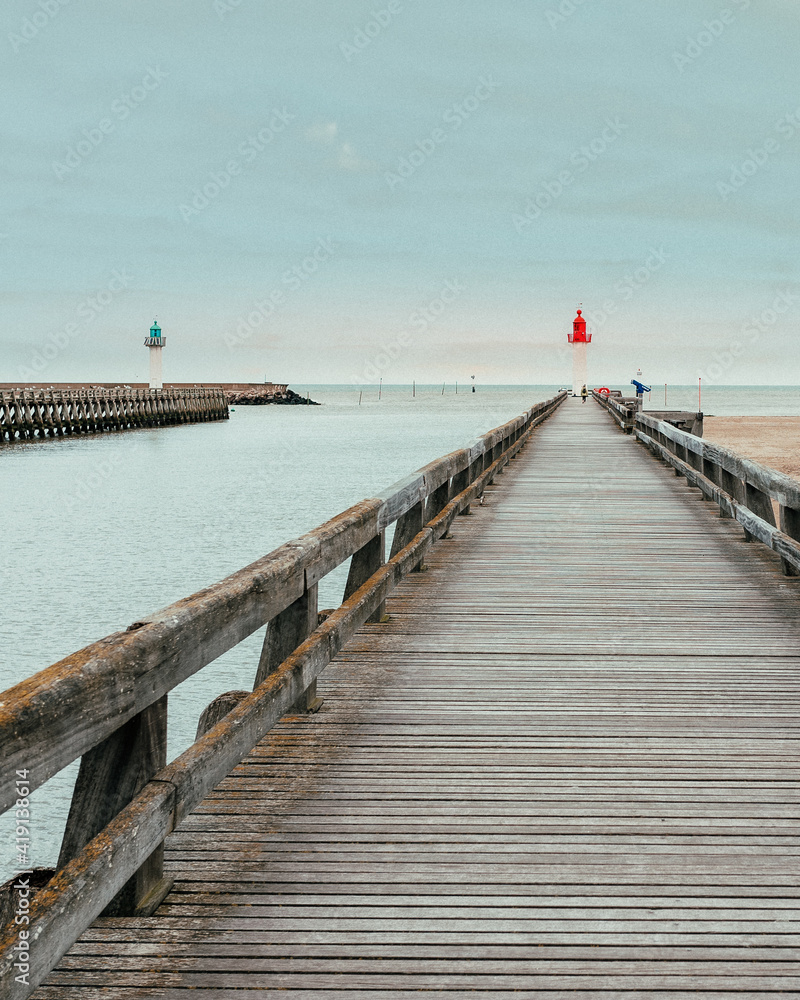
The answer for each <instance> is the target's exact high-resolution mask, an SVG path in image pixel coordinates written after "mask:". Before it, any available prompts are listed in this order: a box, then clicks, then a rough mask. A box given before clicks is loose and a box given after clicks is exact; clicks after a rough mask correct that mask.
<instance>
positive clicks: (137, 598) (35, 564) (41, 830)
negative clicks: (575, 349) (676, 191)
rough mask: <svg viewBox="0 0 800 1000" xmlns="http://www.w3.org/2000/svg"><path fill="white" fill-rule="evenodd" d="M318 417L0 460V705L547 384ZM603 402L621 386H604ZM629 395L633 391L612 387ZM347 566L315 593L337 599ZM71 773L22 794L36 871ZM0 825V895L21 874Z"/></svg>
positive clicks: (185, 698)
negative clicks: (0, 519)
mask: <svg viewBox="0 0 800 1000" xmlns="http://www.w3.org/2000/svg"><path fill="white" fill-rule="evenodd" d="M292 388H293V389H294V390H295V391H296V392H299V393H301V394H302V395H303V396H308V397H309V398H310V399H312V400H315V401H316V402H318V403H320V404H321V405H319V406H237V407H235V408H234V409H233V412H232V413H231V418H230V420H227V421H220V422H214V423H203V424H190V425H187V426H178V427H165V428H156V429H143V430H136V431H125V432H121V433H108V434H103V435H88V436H86V437H76V438H67V439H55V440H43V441H27V442H18V443H15V444H8V445H0V502H1V503H2V507H0V509H2V510H3V511H4V512H5V517H4V523H5V527H4V529H3V532H2V537H1V538H0V581H2V593H3V614H2V617H1V618H0V690H5V689H6V688H8V687H10V686H12V685H13V684H16V683H18V682H19V681H21V680H24V679H25V678H27V677H29V676H31V675H32V674H34V673H36V672H37V671H39V670H42V669H43V668H45V667H47V666H49V665H50V664H51V663H54V662H56V661H58V660H60V659H61V658H63V657H64V656H67V655H68V654H70V653H72V652H74V651H76V650H78V649H80V648H82V647H83V646H85V645H87V644H88V643H90V642H93V641H95V640H96V639H99V638H102V637H103V636H105V635H108V634H109V633H111V632H116V631H119V630H122V629H125V628H126V627H127V626H128V625H129V624H130V623H131V622H134V621H136V620H137V619H139V618H141V617H142V616H145V615H147V614H148V613H151V612H153V611H156V610H158V609H160V608H163V607H165V606H166V605H168V604H171V603H172V602H174V601H176V600H178V599H179V598H182V597H185V596H187V595H189V594H191V593H193V592H194V591H196V590H199V589H200V588H202V587H205V586H207V585H209V584H211V583H214V582H216V581H218V580H220V579H222V578H223V577H225V576H226V575H228V574H229V573H232V572H234V571H236V570H238V569H241V568H242V567H243V566H246V565H247V564H249V563H251V562H253V561H254V560H255V559H258V558H260V557H261V556H263V555H265V554H266V553H268V552H270V551H271V550H272V549H274V548H275V547H277V546H278V545H280V544H281V543H283V542H285V541H287V540H289V539H292V538H295V537H297V536H298V535H301V534H303V533H304V532H306V531H308V530H310V529H311V528H313V527H315V526H317V525H318V524H321V523H322V522H323V521H326V520H327V519H328V518H330V517H333V516H334V515H336V514H338V513H340V512H341V511H343V510H345V509H346V508H348V507H349V506H351V505H352V504H354V503H356V502H358V501H359V500H362V499H363V498H365V497H369V496H374V495H375V494H376V493H377V492H379V491H382V490H383V489H384V488H386V487H388V486H390V485H391V484H392V483H393V482H395V481H397V480H399V479H401V478H403V477H404V476H405V475H407V474H408V473H410V472H412V471H413V470H415V469H417V468H419V467H420V466H422V465H425V464H426V463H428V462H430V461H432V460H433V459H435V458H438V457H439V456H440V455H443V454H446V453H447V452H449V451H452V450H454V449H456V448H460V447H463V446H464V445H466V444H467V443H468V442H469V441H471V440H472V439H474V438H475V437H478V436H479V435H480V434H483V433H484V432H486V431H488V430H490V429H491V428H493V427H496V426H498V425H499V424H501V423H504V422H505V421H506V420H509V419H511V418H512V417H514V416H517V415H518V414H519V413H522V412H523V411H524V410H526V409H527V408H529V407H530V406H531V405H533V403H535V402H539V401H541V400H543V399H547V398H549V397H551V396H553V395H554V394H555V393H556V392H557V391H558V389H559V386H556V385H552V386H544V385H542V386H518V385H515V386H482V385H477V386H476V387H475V391H474V392H473V391H471V389H472V387H471V386H470V385H469V384H468V385H466V386H455V385H444V386H443V385H441V384H440V385H436V386H432V385H417V386H414V387H412V386H406V385H402V386H398V385H390V386H381V387H379V386H364V387H359V386H352V385H346V386H341V385H294V386H292ZM610 388H615V386H610ZM619 388H621V389H623V391H625V394H626V395H627V394H628V393H629V392H630V389H629V387H623V386H619ZM665 406H666V407H668V408H670V409H688V410H697V409H698V408H699V409H702V410H703V411H704V413H705V414H706V415H709V416H710V415H714V416H736V415H742V416H749V415H765V416H766V415H800V389H798V388H796V387H793V386H792V387H789V386H711V387H705V386H703V387H702V393H700V387H699V386H697V385H695V386H678V385H676V386H671V385H668V386H653V391H652V392H651V393H650V394H649V396H648V397H646V398H645V410H648V409H651V410H656V409H663V408H665ZM345 577H346V566H343V567H340V568H339V569H338V570H337V571H335V572H334V573H331V574H330V575H329V576H328V577H326V578H325V579H324V580H323V581H322V583H321V584H320V607H334V606H336V605H338V604H339V603H340V601H341V594H342V589H343V587H344V581H345ZM262 641H263V630H261V631H260V632H259V633H257V634H255V635H254V636H252V637H250V638H249V639H248V640H246V641H245V642H243V643H240V644H239V646H237V647H236V648H235V649H234V650H231V651H230V652H229V653H227V654H226V655H225V656H223V657H220V659H219V660H217V661H215V662H214V663H213V664H210V665H209V666H208V667H206V668H204V669H203V670H202V671H201V672H200V673H199V674H197V675H196V676H195V677H193V678H190V679H189V680H187V681H185V682H184V683H183V684H182V685H180V686H179V687H178V688H177V689H176V690H175V691H173V692H172V693H171V694H170V698H169V749H168V754H169V759H172V758H174V757H175V756H177V755H178V754H179V753H180V752H182V750H184V749H185V748H186V747H187V746H188V745H189V744H190V743H191V742H192V740H193V738H194V733H195V729H196V725H197V720H198V717H199V715H200V713H201V711H202V710H203V708H204V707H205V706H206V705H207V704H208V703H209V702H210V701H211V700H212V699H213V698H214V697H216V695H218V694H220V693H221V692H223V691H228V690H231V689H234V688H250V687H252V684H253V679H254V677H255V671H256V666H257V663H258V657H259V651H260V647H261V643H262ZM76 773H77V763H76V764H73V765H71V766H70V767H69V768H67V769H65V770H64V771H62V772H61V773H60V774H59V775H57V776H55V777H54V778H52V779H51V780H50V781H48V782H46V783H45V784H44V785H43V786H42V787H41V788H39V789H38V790H37V791H36V792H34V793H33V795H32V796H31V839H32V845H31V850H32V853H31V861H32V864H33V865H36V866H43V867H46V866H50V865H53V864H54V863H55V861H56V858H57V856H58V849H59V844H60V840H61V836H62V833H63V827H64V823H65V821H66V816H67V811H68V808H69V800H70V796H71V790H72V785H73V783H74V779H75V775H76ZM14 837H15V828H14V821H13V816H12V815H11V814H6V815H5V816H3V817H2V818H0V882H2V881H4V880H5V879H6V878H9V877H11V876H12V875H13V874H14V873H15V872H16V870H17V869H16V866H15V863H14V862H15V851H14V848H15V839H14Z"/></svg>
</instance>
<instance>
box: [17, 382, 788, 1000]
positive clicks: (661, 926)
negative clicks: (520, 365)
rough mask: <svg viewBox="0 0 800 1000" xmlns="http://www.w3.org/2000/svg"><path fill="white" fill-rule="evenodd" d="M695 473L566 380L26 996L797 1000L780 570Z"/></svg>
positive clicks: (784, 585) (80, 999) (784, 603)
mask: <svg viewBox="0 0 800 1000" xmlns="http://www.w3.org/2000/svg"><path fill="white" fill-rule="evenodd" d="M698 497H699V493H698V491H697V490H693V489H690V488H689V487H688V486H687V484H686V482H685V481H684V480H683V479H678V478H676V477H675V476H674V475H673V472H672V470H671V469H669V468H666V467H665V466H663V465H661V464H659V463H658V462H656V461H655V460H654V459H653V458H652V457H651V456H650V455H649V454H648V453H647V452H646V451H645V449H644V448H642V447H641V446H640V445H638V444H636V443H635V442H634V441H633V440H632V439H631V438H630V437H627V436H625V435H623V434H622V433H620V432H619V431H618V430H617V429H616V427H615V426H614V424H613V423H612V421H611V420H610V418H609V417H608V416H607V415H606V414H605V413H604V412H603V411H602V410H600V408H598V407H597V406H596V405H595V404H594V403H593V402H591V401H590V402H589V403H588V404H586V405H582V404H580V403H579V402H578V401H577V400H567V402H566V403H565V404H564V405H563V406H562V407H561V409H560V410H559V411H558V412H557V413H556V415H555V416H554V417H552V418H551V419H550V420H549V421H548V422H547V423H546V424H545V425H544V426H543V427H542V428H541V429H540V430H539V431H537V433H536V436H535V437H534V439H533V441H532V443H531V444H530V445H529V446H528V447H527V448H526V449H525V450H524V451H523V452H522V454H521V455H520V457H519V458H518V459H516V460H515V461H514V462H513V463H512V465H511V466H510V468H509V470H508V471H507V472H505V473H504V474H503V475H501V476H499V477H498V478H497V480H496V482H495V486H494V487H493V488H491V489H489V490H487V492H486V505H485V506H478V505H476V504H473V507H472V510H473V515H472V516H469V517H461V518H458V519H457V520H456V522H455V524H454V526H453V537H452V538H451V539H447V540H444V541H442V542H441V543H440V544H438V545H437V546H436V547H435V549H434V550H433V554H432V555H431V556H430V557H429V558H428V569H427V571H426V572H423V573H418V574H413V575H412V576H410V577H409V578H407V579H406V581H405V582H404V583H402V584H401V585H400V587H399V588H398V590H397V591H395V595H394V597H393V598H391V599H390V600H389V602H388V606H387V609H388V611H389V612H390V614H391V621H390V622H389V623H388V624H384V625H370V626H366V627H364V628H363V629H362V630H361V632H360V633H359V634H358V636H357V637H356V640H355V641H353V642H351V643H350V644H349V646H348V647H347V649H346V650H345V652H344V653H341V654H340V655H339V656H338V657H337V658H336V661H335V662H334V663H332V664H331V665H330V666H329V667H328V668H327V670H326V671H325V673H324V675H323V676H322V678H321V679H320V682H319V688H318V691H319V694H321V695H322V697H323V698H324V705H323V708H322V710H321V711H320V712H319V714H317V715H312V716H307V717H300V716H290V717H286V718H284V719H283V721H282V722H281V723H279V724H278V725H277V726H276V727H275V728H274V729H273V730H272V732H271V733H270V734H269V735H268V737H267V738H266V739H265V740H264V741H263V742H262V743H261V744H260V745H259V746H258V747H257V748H256V750H255V751H254V752H252V753H251V754H250V755H249V757H248V758H247V759H246V760H245V761H244V762H243V763H242V764H241V765H240V766H239V767H237V768H236V770H235V771H234V773H233V774H232V775H231V776H230V777H229V778H228V779H226V780H225V781H224V782H223V783H222V784H221V785H220V786H219V788H218V789H217V790H216V791H215V792H214V793H213V794H212V795H211V796H210V797H209V798H208V799H207V800H206V801H205V803H204V804H203V806H202V807H201V808H200V809H198V810H197V811H196V812H195V813H194V815H192V816H191V817H190V818H189V819H188V820H187V821H186V822H185V823H184V824H183V826H182V827H181V828H180V830H179V831H178V832H177V833H175V834H173V835H172V836H171V837H170V838H169V840H168V841H167V865H168V868H169V870H170V872H171V874H173V875H174V877H175V878H176V882H175V886H174V889H173V891H172V892H171V893H170V895H169V896H168V897H167V899H166V900H165V902H164V903H163V904H162V905H161V907H160V909H159V910H158V912H157V913H156V915H155V916H153V917H151V918H148V919H128V918H120V919H101V920H98V921H97V922H96V924H95V925H94V927H93V928H91V929H90V930H89V931H87V932H86V933H85V934H84V935H83V937H82V938H81V940H80V941H79V942H78V943H77V944H76V945H75V946H74V947H73V948H72V950H71V951H70V952H69V954H68V955H67V956H66V957H65V958H64V959H63V960H62V962H61V964H60V966H59V968H58V969H57V970H56V971H54V972H53V973H51V974H50V977H49V979H48V981H47V985H45V986H43V987H40V989H39V990H37V991H36V993H35V994H34V996H35V997H38V998H47V1000H66V998H67V997H69V998H77V1000H91V998H94V997H98V998H100V997H102V998H103V1000H115V998H120V1000H121V998H126V1000H127V998H134V997H136V998H145V997H147V998H149V997H159V996H166V997H168V998H171V1000H222V998H223V997H228V996H233V995H234V994H235V995H236V997H237V998H238V997H246V996H251V997H254V998H255V997H273V996H276V997H277V996H279V995H280V996H289V997H293V998H296V1000H306V998H308V1000H310V998H315V1000H320V998H323V997H330V998H333V1000H345V998H353V1000H355V998H358V1000H378V998H386V1000H389V998H398V997H406V996H408V997H410V996H412V995H414V996H417V995H419V991H427V993H428V995H432V996H441V997H446V998H448V1000H462V998H464V1000H466V998H467V997H469V998H473V997H484V998H486V1000H490V998H491V1000H499V998H501V997H502V998H505V997H508V998H511V997H512V996H513V997H517V996H520V995H522V996H526V995H527V996H531V997H536V998H538V1000H555V998H559V1000H560V998H567V997H569V998H571V1000H572V998H579V1000H588V998H590V997H591V998H596V997H598V996H600V997H622V998H628V997H647V998H650V1000H656V998H663V1000H681V998H684V997H697V996H704V995H708V996H709V997H713V998H715V1000H722V998H729V997H730V998H737V1000H756V998H762V997H772V996H773V994H778V995H780V996H782V997H800V963H798V958H800V947H799V945H800V937H798V932H799V931H800V922H798V902H797V896H798V885H800V871H799V869H798V864H797V855H798V844H800V840H798V789H797V785H796V779H797V770H796V766H797V757H796V745H797V744H796V740H795V737H796V735H797V728H798V713H797V708H798V689H800V674H799V673H798V664H800V606H799V605H798V591H797V588H798V586H800V583H799V582H798V581H797V580H792V579H786V578H784V577H783V576H781V572H780V564H779V560H778V559H777V557H775V556H774V555H773V554H771V553H769V552H768V551H767V550H766V549H764V548H762V547H761V546H758V545H749V544H746V543H745V542H744V541H743V534H742V531H741V528H740V527H739V526H737V525H736V524H735V523H734V522H732V521H730V520H724V519H722V518H720V517H719V516H718V514H717V508H716V507H715V506H712V505H710V504H708V503H706V502H701V501H700V500H698ZM286 991H289V992H288V993H287V992H286Z"/></svg>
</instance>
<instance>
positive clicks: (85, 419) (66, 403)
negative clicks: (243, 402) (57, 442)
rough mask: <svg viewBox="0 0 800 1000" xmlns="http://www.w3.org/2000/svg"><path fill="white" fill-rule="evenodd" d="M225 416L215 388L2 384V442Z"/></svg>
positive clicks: (225, 408) (224, 403)
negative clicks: (11, 386) (24, 386)
mask: <svg viewBox="0 0 800 1000" xmlns="http://www.w3.org/2000/svg"><path fill="white" fill-rule="evenodd" d="M228 417H229V413H228V401H227V397H226V395H225V393H224V391H223V390H222V389H218V388H204V387H201V388H184V389H158V390H152V389H133V388H83V389H22V390H16V389H10V390H3V389H0V443H2V442H9V441H25V440H32V439H34V438H46V437H49V438H54V437H68V436H71V435H74V434H100V433H103V432H104V431H120V430H130V429H133V428H136V427H165V426H167V425H169V424H189V423H197V422H199V421H203V420H226V419H227V418H228Z"/></svg>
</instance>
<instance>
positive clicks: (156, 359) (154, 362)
mask: <svg viewBox="0 0 800 1000" xmlns="http://www.w3.org/2000/svg"><path fill="white" fill-rule="evenodd" d="M149 350H150V388H151V389H163V388H164V385H163V382H162V376H161V352H162V350H163V348H162V347H150V348H149Z"/></svg>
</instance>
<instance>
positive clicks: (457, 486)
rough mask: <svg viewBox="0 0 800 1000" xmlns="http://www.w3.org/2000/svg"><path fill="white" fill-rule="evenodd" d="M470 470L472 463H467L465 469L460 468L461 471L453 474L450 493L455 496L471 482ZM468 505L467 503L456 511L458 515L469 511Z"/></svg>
mask: <svg viewBox="0 0 800 1000" xmlns="http://www.w3.org/2000/svg"><path fill="white" fill-rule="evenodd" d="M471 472H472V465H468V466H467V467H466V469H462V470H461V472H457V473H456V474H455V475H454V476H453V485H452V494H453V496H454V497H457V496H458V494H459V493H463V492H464V490H465V489H466V488H467V487H468V486H469V484H470V483H471V482H472V480H471V479H470V474H471ZM469 506H470V505H469V504H467V506H466V507H465V508H464V509H463V510H460V511H459V512H458V513H459V515H461V514H469V513H470V509H469Z"/></svg>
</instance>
